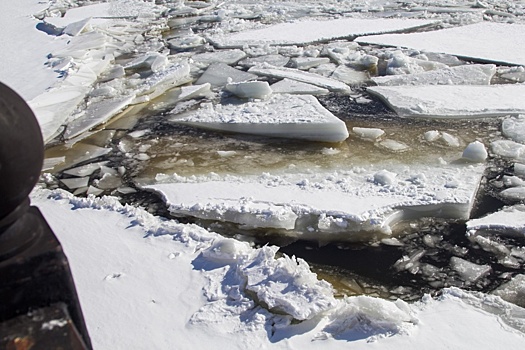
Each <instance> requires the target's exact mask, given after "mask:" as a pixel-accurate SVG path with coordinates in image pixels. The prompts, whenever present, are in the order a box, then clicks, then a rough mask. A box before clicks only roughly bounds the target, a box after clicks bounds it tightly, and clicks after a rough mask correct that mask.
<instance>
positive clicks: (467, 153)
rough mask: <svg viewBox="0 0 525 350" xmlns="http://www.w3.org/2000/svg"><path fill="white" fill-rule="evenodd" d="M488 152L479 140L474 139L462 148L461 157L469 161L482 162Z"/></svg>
mask: <svg viewBox="0 0 525 350" xmlns="http://www.w3.org/2000/svg"><path fill="white" fill-rule="evenodd" d="M487 156H488V153H487V150H486V149H485V145H483V144H482V143H481V142H479V141H474V142H471V143H469V144H468V146H467V147H466V148H465V149H464V150H463V154H462V156H461V157H462V158H463V159H466V160H468V161H471V162H476V163H480V162H484V161H485V159H487Z"/></svg>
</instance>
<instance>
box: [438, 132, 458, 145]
mask: <svg viewBox="0 0 525 350" xmlns="http://www.w3.org/2000/svg"><path fill="white" fill-rule="evenodd" d="M441 138H442V139H443V141H445V143H446V144H447V146H450V147H459V145H460V143H459V139H458V138H457V137H456V136H454V135H451V134H449V133H448V132H442V133H441Z"/></svg>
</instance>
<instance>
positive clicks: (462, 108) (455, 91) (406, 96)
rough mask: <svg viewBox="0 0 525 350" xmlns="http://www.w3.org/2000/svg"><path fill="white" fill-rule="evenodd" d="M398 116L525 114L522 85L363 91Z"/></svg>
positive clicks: (470, 116)
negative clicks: (381, 101) (375, 97)
mask: <svg viewBox="0 0 525 350" xmlns="http://www.w3.org/2000/svg"><path fill="white" fill-rule="evenodd" d="M367 91H369V92H370V93H372V94H374V95H376V96H379V97H380V98H381V99H382V100H383V101H385V103H387V104H388V106H390V107H391V108H392V109H393V110H394V111H395V112H396V113H397V114H398V115H399V116H402V117H429V118H451V119H457V118H486V117H494V116H503V115H506V114H511V115H517V114H523V113H525V100H523V99H522V98H521V97H520V96H523V94H524V93H525V85H523V84H512V85H492V86H478V85H453V86H448V85H447V86H445V85H432V86H431V85H425V86H377V87H370V88H368V89H367Z"/></svg>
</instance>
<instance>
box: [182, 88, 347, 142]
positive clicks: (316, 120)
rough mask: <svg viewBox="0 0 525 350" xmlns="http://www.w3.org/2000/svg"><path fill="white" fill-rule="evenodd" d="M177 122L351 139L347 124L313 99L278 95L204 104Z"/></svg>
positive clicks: (317, 138) (315, 138)
mask: <svg viewBox="0 0 525 350" xmlns="http://www.w3.org/2000/svg"><path fill="white" fill-rule="evenodd" d="M173 121H175V122H177V123H182V124H187V125H193V126H196V127H200V128H206V129H213V130H223V131H230V132H239V133H245V134H256V135H267V136H273V137H286V138H298V139H305V140H312V141H324V142H339V141H343V140H345V139H346V138H347V137H348V130H347V129H346V125H345V123H344V122H343V121H342V120H340V119H339V118H337V117H335V116H334V115H333V114H332V113H330V112H329V111H328V110H327V109H325V108H324V107H323V106H321V104H320V103H319V101H317V99H316V98H315V97H313V96H308V95H304V96H301V95H286V94H276V95H273V96H272V97H271V98H269V99H267V100H265V101H255V102H247V103H243V104H229V105H215V106H214V105H212V104H210V103H206V104H203V105H202V106H201V108H200V109H198V110H197V111H195V112H194V113H192V114H191V115H189V116H184V117H182V118H175V119H173Z"/></svg>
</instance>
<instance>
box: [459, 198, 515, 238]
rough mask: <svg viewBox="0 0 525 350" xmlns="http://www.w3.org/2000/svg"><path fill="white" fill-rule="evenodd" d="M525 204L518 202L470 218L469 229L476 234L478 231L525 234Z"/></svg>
mask: <svg viewBox="0 0 525 350" xmlns="http://www.w3.org/2000/svg"><path fill="white" fill-rule="evenodd" d="M524 217H525V205H523V204H518V205H514V206H510V207H505V208H503V209H502V210H500V211H497V212H495V213H492V214H489V215H487V216H485V217H482V218H479V219H473V220H469V221H468V222H467V230H468V231H469V232H471V234H474V233H475V232H477V231H495V232H501V233H506V234H514V235H521V236H525V221H524V220H523V218H524Z"/></svg>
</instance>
